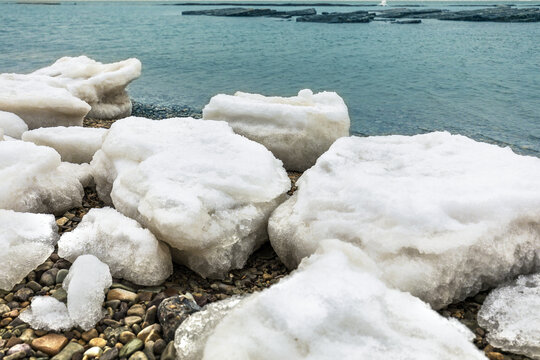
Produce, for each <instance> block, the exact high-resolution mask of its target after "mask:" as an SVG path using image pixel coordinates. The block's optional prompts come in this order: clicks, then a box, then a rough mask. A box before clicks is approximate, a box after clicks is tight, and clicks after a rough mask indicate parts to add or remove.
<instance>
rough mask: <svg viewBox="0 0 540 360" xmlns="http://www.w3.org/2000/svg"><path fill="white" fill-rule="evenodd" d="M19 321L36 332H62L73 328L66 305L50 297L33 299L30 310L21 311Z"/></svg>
mask: <svg viewBox="0 0 540 360" xmlns="http://www.w3.org/2000/svg"><path fill="white" fill-rule="evenodd" d="M19 319H20V320H22V321H24V322H25V323H27V324H28V325H30V327H32V329H36V330H49V331H51V330H52V331H63V330H69V329H71V328H72V327H73V326H75V325H74V324H73V321H72V320H71V318H70V317H69V314H68V310H67V307H66V305H65V304H64V303H63V302H60V301H58V300H56V299H55V298H53V297H50V296H36V297H34V298H33V299H32V305H30V308H29V309H28V310H26V311H23V312H22V313H21V314H20V315H19Z"/></svg>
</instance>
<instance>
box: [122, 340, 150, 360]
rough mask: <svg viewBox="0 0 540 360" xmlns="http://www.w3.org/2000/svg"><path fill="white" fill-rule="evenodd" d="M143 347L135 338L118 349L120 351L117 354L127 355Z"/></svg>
mask: <svg viewBox="0 0 540 360" xmlns="http://www.w3.org/2000/svg"><path fill="white" fill-rule="evenodd" d="M143 347H144V343H143V342H142V341H141V340H139V339H137V338H135V339H133V340H131V341H130V342H128V343H127V344H126V345H124V347H122V349H120V352H119V353H118V356H120V357H121V358H122V357H129V356H130V355H131V354H133V353H134V352H136V351H139V350H141V349H142V348H143Z"/></svg>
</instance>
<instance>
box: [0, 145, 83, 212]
mask: <svg viewBox="0 0 540 360" xmlns="http://www.w3.org/2000/svg"><path fill="white" fill-rule="evenodd" d="M60 165H61V161H60V155H59V154H58V153H57V152H56V151H55V150H54V149H52V148H50V147H46V146H37V145H35V144H32V143H29V142H24V141H1V142H0V179H1V181H0V208H3V209H11V210H15V211H20V212H43V213H53V214H63V213H64V212H65V211H66V210H69V209H71V208H74V207H79V206H81V203H82V198H83V195H84V190H83V187H82V185H81V183H80V181H79V178H78V176H77V174H73V173H69V172H66V171H63V170H62V168H60Z"/></svg>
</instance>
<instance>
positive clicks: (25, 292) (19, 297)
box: [13, 287, 34, 302]
mask: <svg viewBox="0 0 540 360" xmlns="http://www.w3.org/2000/svg"><path fill="white" fill-rule="evenodd" d="M32 295H34V291H33V290H32V289H29V288H26V287H24V288H22V289H20V290H18V291H17V292H16V293H15V295H13V299H14V300H15V301H20V302H23V301H26V300H28V299H29V298H30V296H32Z"/></svg>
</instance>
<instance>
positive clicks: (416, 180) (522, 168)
mask: <svg viewBox="0 0 540 360" xmlns="http://www.w3.org/2000/svg"><path fill="white" fill-rule="evenodd" d="M538 179H540V159H538V158H535V157H529V156H520V155H516V154H515V153H514V152H512V150H511V149H509V148H501V147H498V146H495V145H490V144H485V143H481V142H476V141H474V140H471V139H469V138H466V137H464V136H459V135H451V134H449V133H443V132H437V133H430V134H424V135H416V136H377V137H367V138H360V137H350V138H341V139H339V140H337V141H336V143H334V145H332V147H331V148H330V150H328V152H326V153H325V154H324V155H323V156H321V158H319V160H318V161H317V164H316V165H315V166H314V167H312V168H311V169H309V170H308V171H306V172H305V173H304V174H303V175H302V177H301V178H300V179H299V180H298V182H297V183H296V184H297V186H298V191H296V193H295V194H294V195H293V196H292V197H291V198H290V199H289V200H287V201H286V202H285V203H283V204H282V205H281V206H280V207H278V208H277V209H276V210H275V211H274V213H273V214H272V216H271V218H270V221H269V234H270V240H271V242H272V246H273V247H274V249H275V250H276V253H277V254H278V255H279V257H280V259H281V260H282V261H283V262H284V263H285V264H286V265H287V266H288V267H290V268H294V267H296V265H297V264H298V263H299V262H300V261H301V259H302V258H304V257H306V256H309V255H310V254H312V253H313V252H314V251H315V250H316V248H317V246H318V243H319V242H320V241H321V240H324V239H327V238H339V239H341V240H343V241H346V242H348V243H352V244H354V245H356V246H358V247H359V248H361V249H363V250H364V251H365V252H366V253H367V254H368V255H369V256H370V257H371V258H372V259H373V260H374V261H375V262H376V263H377V264H378V265H379V266H380V268H381V270H382V272H383V275H382V277H383V280H384V281H386V282H387V283H388V284H389V285H391V286H394V287H396V288H399V289H401V290H403V291H408V292H410V293H411V294H413V295H415V296H418V297H419V298H420V299H422V300H424V301H426V302H428V303H430V304H431V305H432V306H433V307H434V308H441V307H443V306H445V305H446V304H449V303H451V302H454V301H458V300H461V299H464V298H466V297H467V296H470V295H473V294H475V293H477V292H478V291H479V290H481V289H482V288H485V287H490V286H496V285H498V284H500V283H502V282H504V281H506V280H509V279H511V278H513V277H515V276H516V275H518V274H523V273H528V272H531V271H534V270H535V269H537V270H540V263H539V262H538V249H539V248H540V182H539V181H538Z"/></svg>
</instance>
